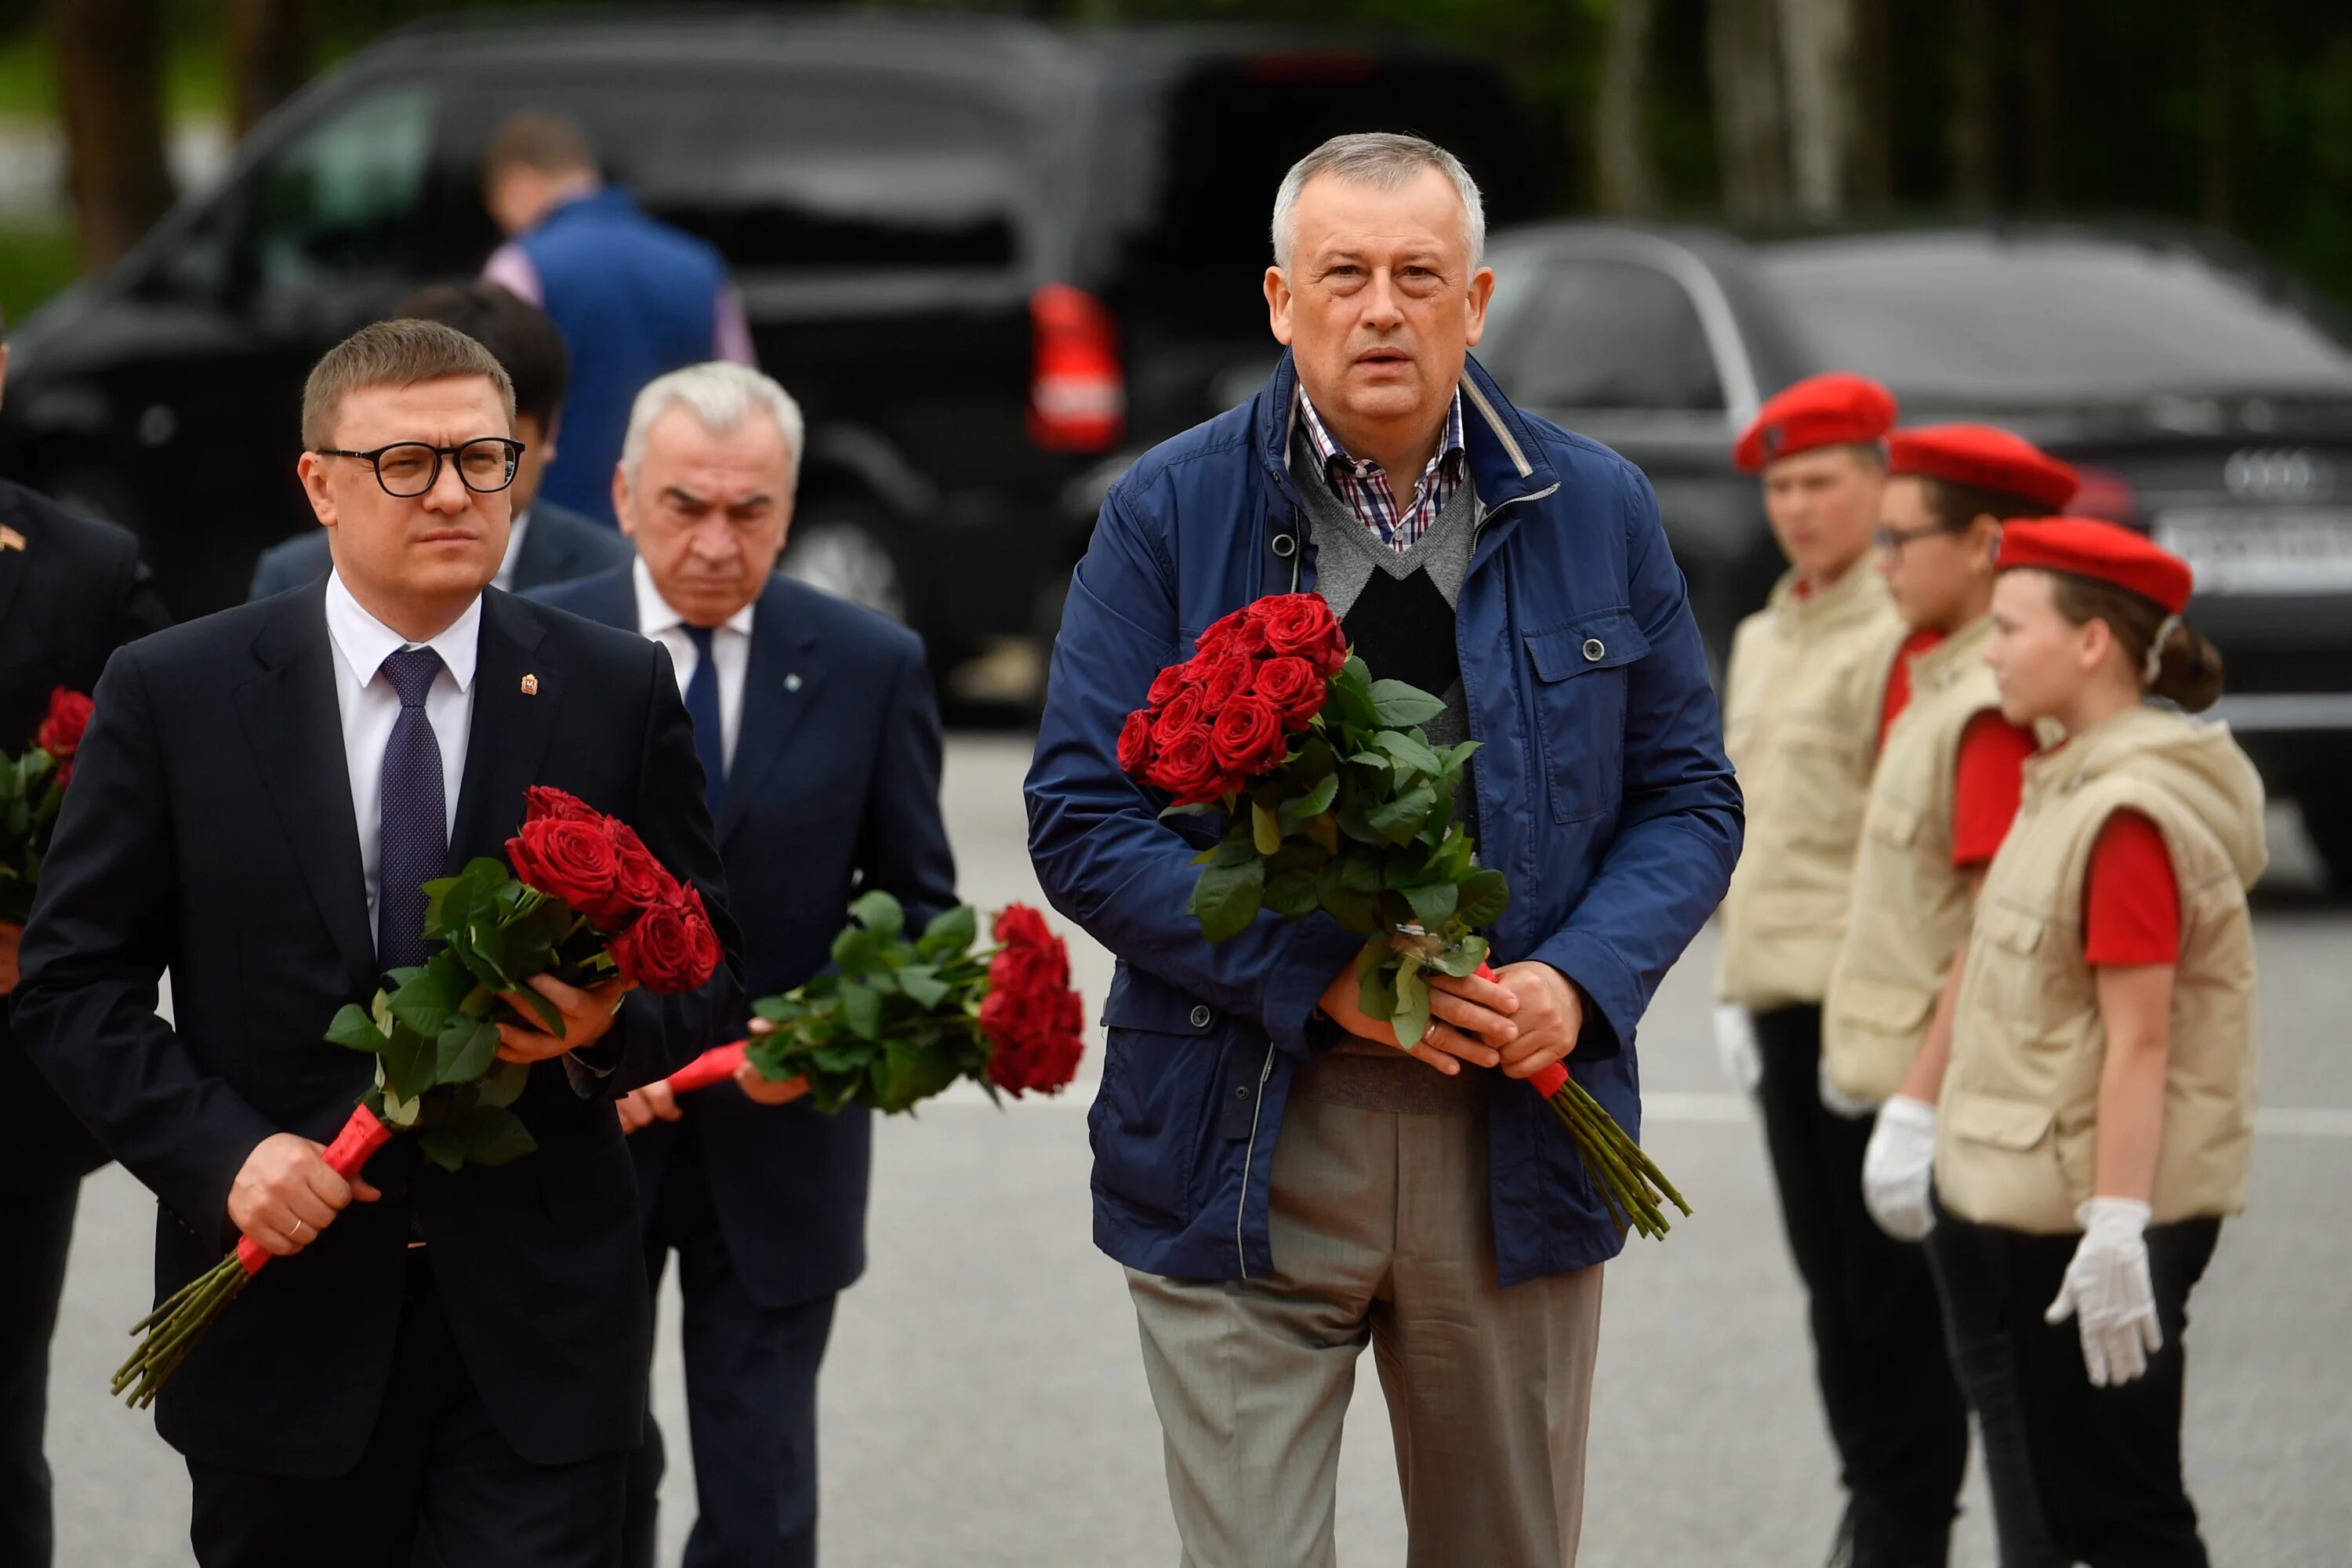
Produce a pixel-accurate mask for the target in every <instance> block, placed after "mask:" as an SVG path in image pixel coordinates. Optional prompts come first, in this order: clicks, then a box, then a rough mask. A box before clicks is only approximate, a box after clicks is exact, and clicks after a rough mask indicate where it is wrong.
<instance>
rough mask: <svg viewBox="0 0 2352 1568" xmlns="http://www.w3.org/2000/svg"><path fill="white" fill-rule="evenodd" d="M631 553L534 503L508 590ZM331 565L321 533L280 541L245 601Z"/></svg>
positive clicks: (256, 569) (559, 579)
mask: <svg viewBox="0 0 2352 1568" xmlns="http://www.w3.org/2000/svg"><path fill="white" fill-rule="evenodd" d="M635 554H636V547H635V545H632V544H631V543H630V542H629V541H628V539H627V537H626V536H625V535H624V534H622V533H621V532H620V531H617V530H615V529H611V528H607V527H605V526H604V524H603V523H600V522H597V521H593V520H592V519H589V518H584V517H583V516H581V515H580V514H579V513H578V512H576V511H573V510H571V509H570V508H569V507H562V506H558V505H556V504H555V503H554V502H553V501H550V500H534V501H533V502H532V503H531V507H530V527H528V528H526V529H524V530H523V531H522V551H521V553H520V554H518V555H517V556H516V557H515V569H514V583H513V584H512V588H513V591H514V592H515V593H518V594H528V593H530V590H532V589H533V588H544V587H548V586H551V585H552V584H557V583H569V582H570V581H572V579H573V578H574V577H585V576H586V575H588V574H590V573H591V572H602V571H603V570H604V568H605V567H607V566H618V565H620V564H622V563H625V562H626V561H628V560H629V559H630V558H631V557H632V556H634V555H635ZM333 564H334V561H333V559H332V558H331V556H330V555H329V553H328V550H327V531H326V530H325V529H323V528H316V527H313V528H307V529H304V530H303V531H301V532H299V533H298V534H296V535H295V536H294V537H293V538H291V539H281V540H279V541H278V542H277V543H275V544H273V545H271V546H270V547H269V548H268V549H267V550H265V551H263V552H261V554H260V555H259V557H257V559H256V560H255V561H254V563H253V586H252V587H251V588H250V589H248V590H247V592H246V595H245V596H246V598H247V600H253V599H267V598H268V597H269V595H272V594H283V593H285V592H286V591H287V590H288V589H289V588H299V587H300V586H302V584H305V583H311V582H316V581H317V580H318V579H319V578H320V577H323V576H325V575H326V574H327V568H329V567H330V566H331V565H333Z"/></svg>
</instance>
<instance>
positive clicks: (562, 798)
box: [522, 784, 604, 822]
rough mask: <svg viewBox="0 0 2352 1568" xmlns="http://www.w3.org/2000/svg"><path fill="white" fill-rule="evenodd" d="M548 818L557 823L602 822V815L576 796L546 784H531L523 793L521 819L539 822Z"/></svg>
mask: <svg viewBox="0 0 2352 1568" xmlns="http://www.w3.org/2000/svg"><path fill="white" fill-rule="evenodd" d="M549 818H553V819H554V820H556V821H559V822H602V821H604V813H603V812H601V811H598V810H597V809H596V808H595V807H594V806H593V805H589V804H588V803H587V802H586V801H584V800H582V799H581V798H580V797H579V796H578V795H570V794H567V793H565V792H564V791H562V790H560V789H551V788H550V787H549V786H547V785H546V784H533V785H531V786H530V788H529V789H527V790H525V791H523V792H522V819H523V820H524V821H525V822H541V821H545V820H547V819H549Z"/></svg>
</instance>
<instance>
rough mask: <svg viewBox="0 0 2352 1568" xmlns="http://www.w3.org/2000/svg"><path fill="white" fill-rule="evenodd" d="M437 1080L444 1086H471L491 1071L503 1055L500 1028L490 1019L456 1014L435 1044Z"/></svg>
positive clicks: (435, 1072)
mask: <svg viewBox="0 0 2352 1568" xmlns="http://www.w3.org/2000/svg"><path fill="white" fill-rule="evenodd" d="M433 1053H434V1065H433V1076H434V1077H435V1078H436V1079H440V1081H441V1082H443V1083H471V1082H473V1081H474V1080H475V1079H478V1078H480V1077H481V1076H482V1075H483V1074H484V1073H486V1072H488V1071H489V1070H490V1063H491V1062H492V1061H494V1060H496V1059H497V1058H498V1054H499V1026H497V1025H496V1024H493V1023H491V1022H490V1021H489V1020H488V1019H487V1018H475V1017H469V1016H467V1015H466V1014H464V1013H457V1014H453V1015H451V1016H450V1019H449V1024H448V1026H447V1027H446V1028H444V1029H443V1030H442V1031H441V1034H440V1037H438V1038H437V1039H436V1040H435V1041H434V1042H433Z"/></svg>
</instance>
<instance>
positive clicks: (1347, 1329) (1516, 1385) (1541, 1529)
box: [1128, 1065, 1601, 1568]
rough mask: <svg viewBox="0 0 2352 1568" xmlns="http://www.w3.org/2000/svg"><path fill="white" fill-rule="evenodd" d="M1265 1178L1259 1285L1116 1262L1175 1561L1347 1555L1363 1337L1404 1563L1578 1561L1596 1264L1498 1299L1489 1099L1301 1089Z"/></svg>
mask: <svg viewBox="0 0 2352 1568" xmlns="http://www.w3.org/2000/svg"><path fill="white" fill-rule="evenodd" d="M1414 1070H1427V1069H1425V1068H1419V1067H1418V1066H1417V1065H1416V1066H1415V1068H1414ZM1272 1179H1273V1183H1274V1188H1273V1194H1272V1200H1273V1243H1274V1261H1275V1269H1276V1271H1275V1273H1274V1275H1273V1276H1272V1277H1270V1278H1267V1279H1247V1280H1234V1281H1192V1280H1180V1279H1163V1278H1161V1277H1160V1276H1158V1275H1153V1274H1144V1273H1139V1272H1137V1271H1136V1270H1133V1269H1129V1271H1128V1283H1129V1292H1130V1294H1131V1295H1132V1296H1133V1298H1134V1300H1135V1310H1136V1317H1137V1320H1138V1321H1139V1325H1140V1327H1141V1331H1142V1337H1143V1362H1144V1370H1145V1373H1147V1375H1148V1376H1149V1377H1150V1384H1151V1398H1152V1403H1153V1405H1155V1406H1156V1407H1157V1408H1158V1410H1159V1413H1160V1429H1161V1431H1162V1433H1163V1435H1164V1436H1165V1438H1166V1447H1167V1461H1168V1491H1169V1497H1170V1500H1171V1502H1172V1503H1173V1505H1174V1508H1175V1513H1176V1528H1177V1532H1178V1534H1179V1535H1180V1536H1181V1539H1182V1542H1183V1556H1182V1563H1183V1564H1184V1568H1329V1565H1331V1564H1333V1563H1336V1562H1337V1557H1336V1555H1335V1552H1334V1549H1333V1546H1332V1539H1331V1524H1332V1513H1333V1506H1334V1501H1335V1498H1336V1494H1337V1490H1338V1479H1339V1432H1340V1426H1341V1423H1342V1420H1343V1418H1344V1417H1345V1416H1346V1415H1347V1408H1348V1398H1349V1394H1351V1393H1352V1392H1353V1391H1354V1388H1355V1382H1356V1358H1357V1356H1358V1354H1359V1353H1360V1352H1361V1351H1362V1350H1363V1348H1364V1345H1365V1344H1366V1342H1370V1344H1371V1346H1372V1352H1373V1357H1374V1360H1375V1363H1376V1364H1377V1365H1378V1367H1379V1369H1380V1377H1381V1391H1382V1392H1383V1393H1384V1394H1386V1395H1387V1396H1388V1404H1389V1419H1390V1423H1391V1426H1392V1427H1393V1428H1394V1431H1395V1435H1396V1458H1397V1479H1398V1481H1399V1483H1400V1484H1401V1485H1402V1488H1403V1492H1404V1512H1405V1523H1406V1529H1407V1533H1408V1537H1409V1542H1410V1544H1409V1547H1408V1550H1407V1555H1406V1563H1407V1564H1408V1568H1570V1565H1571V1564H1573V1563H1575V1561H1576V1544H1577V1537H1578V1535H1579V1533H1580V1531H1581V1530H1582V1527H1583V1520H1584V1447H1585V1426H1586V1423H1587V1420H1588V1418H1589V1417H1590V1415H1591V1404H1592V1363H1593V1353H1594V1351H1595V1349H1596V1348H1597V1346H1598V1344H1599V1341H1600V1331H1601V1269H1600V1268H1598V1267H1595V1268H1586V1269H1582V1270H1580V1271H1579V1272H1577V1273H1573V1274H1561V1275H1554V1276H1550V1277H1549V1278H1546V1279H1536V1280H1531V1281H1528V1283H1526V1284H1523V1285H1517V1286H1514V1287H1512V1288H1511V1289H1507V1290H1503V1289H1496V1284H1495V1245H1494V1237H1493V1231H1492V1228H1491V1226H1490V1224H1489V1215H1488V1199H1487V1172H1486V1113H1485V1110H1484V1107H1483V1103H1482V1102H1480V1101H1477V1100H1473V1101H1471V1102H1469V1103H1467V1104H1457V1105H1455V1106H1452V1107H1449V1108H1447V1109H1444V1110H1436V1111H1432V1112H1428V1113H1421V1114H1403V1113H1399V1112H1395V1111H1387V1110H1359V1109H1355V1108H1352V1107H1349V1106H1344V1105H1336V1104H1329V1103H1324V1102H1320V1101H1318V1100H1312V1099H1309V1100H1301V1099H1300V1098H1299V1097H1298V1096H1297V1095H1294V1096H1293V1097H1292V1100H1291V1102H1290V1108H1289V1111H1288V1114H1287V1116H1286V1119H1285V1121H1284V1124H1283V1129H1282V1136H1281V1139H1280V1141H1279V1142H1278V1143H1277V1145H1276V1149H1275V1154H1274V1171H1273V1178H1272Z"/></svg>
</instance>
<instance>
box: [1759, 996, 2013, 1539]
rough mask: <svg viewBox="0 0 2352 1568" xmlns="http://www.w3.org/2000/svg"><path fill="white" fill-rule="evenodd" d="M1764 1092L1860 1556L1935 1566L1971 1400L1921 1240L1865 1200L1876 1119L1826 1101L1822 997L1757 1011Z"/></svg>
mask: <svg viewBox="0 0 2352 1568" xmlns="http://www.w3.org/2000/svg"><path fill="white" fill-rule="evenodd" d="M1755 1025H1756V1043H1757V1046H1758V1047H1759V1052H1760V1054H1761V1056H1762V1058H1763V1068H1764V1076H1763V1079H1762V1081H1761V1082H1760V1083H1759V1085H1758V1087H1757V1093H1758V1097H1759V1101H1760V1103H1761V1106H1762V1110H1763V1115H1764V1138H1765V1142H1766V1145H1767V1147H1768V1149H1769V1152H1770V1154H1771V1158H1772V1174H1773V1177H1774V1179H1775V1181H1776V1182H1777V1183H1778V1184H1779V1186H1780V1217H1781V1220H1782V1222H1783V1223H1784V1224H1785V1225H1786V1226H1787V1228H1788V1233H1789V1250H1790V1252H1791V1253H1792V1254H1794V1256H1795V1258H1796V1263H1797V1272H1798V1274H1799V1275H1800V1276H1801V1278H1802V1279H1803V1280H1804V1284H1805V1290H1806V1296H1807V1304H1808V1308H1809V1311H1810V1316H1811V1324H1812V1333H1813V1364H1814V1370H1815V1373H1816V1376H1817V1377H1818V1378H1819V1380H1820V1384H1821V1390H1822V1408H1823V1410H1824V1412H1825V1413H1826V1414H1827V1415H1828V1418H1829V1426H1830V1436H1831V1439H1832V1441H1833V1442H1834V1443H1835V1444H1836V1445H1837V1450H1838V1458H1839V1461H1840V1469H1841V1478H1842V1479H1843V1481H1844V1483H1845V1488H1846V1490H1847V1492H1848V1493H1849V1495H1850V1497H1851V1499H1852V1503H1851V1506H1850V1508H1849V1510H1848V1513H1847V1523H1846V1525H1845V1526H1844V1527H1843V1529H1844V1530H1846V1531H1850V1543H1849V1544H1848V1545H1847V1546H1845V1547H1844V1548H1843V1550H1844V1551H1845V1552H1846V1553H1847V1556H1846V1558H1845V1559H1844V1560H1845V1561H1850V1562H1851V1563H1852V1564H1853V1568H1919V1565H1923V1564H1924V1565H1927V1568H1940V1565H1941V1564H1942V1563H1945V1562H1946V1561H1947V1558H1948V1550H1949V1544H1950V1537H1951V1525H1952V1520H1953V1517H1954V1515H1955V1514H1956V1513H1957V1511H1958V1505H1957V1499H1958V1496H1959V1490H1960V1478H1961V1475H1962V1473H1963V1471H1964V1470H1965V1469H1966V1468H1967V1466H1968V1454H1969V1427H1968V1411H1967V1407H1966V1405H1963V1404H1962V1402H1961V1399H1960V1392H1959V1388H1958V1384H1955V1383H1954V1382H1953V1380H1952V1371H1951V1366H1950V1363H1948V1360H1947V1359H1946V1356H1945V1352H1944V1331H1943V1319H1942V1316H1941V1311H1940V1309H1939V1307H1938V1306H1937V1299H1936V1287H1935V1283H1934V1281H1933V1280H1932V1279H1930V1278H1929V1276H1928V1273H1927V1258H1925V1257H1924V1256H1923V1255H1922V1254H1921V1252H1920V1249H1919V1248H1918V1247H1915V1246H1912V1245H1910V1244H1908V1243H1905V1242H1899V1241H1896V1240H1895V1239H1894V1238H1893V1237H1890V1236H1888V1235H1887V1234H1886V1233H1885V1231H1883V1230H1881V1229H1879V1228H1878V1226H1877V1224H1876V1222H1875V1221H1874V1220H1873V1219H1872V1218H1871V1217H1870V1212H1869V1210H1868V1209H1866V1208H1864V1206H1863V1201H1862V1156H1863V1151H1864V1148H1865V1147H1866V1146H1867V1145H1868V1144H1869V1142H1870V1121H1869V1120H1868V1119H1867V1118H1863V1119H1860V1120H1854V1121H1849V1120H1847V1119H1846V1118H1844V1117H1842V1116H1839V1115H1837V1114H1836V1113H1835V1112H1833V1111H1832V1110H1828V1109H1826V1108H1824V1107H1823V1106H1822V1100H1821V1058H1822V1015H1821V1009H1820V1008H1819V1007H1810V1006H1808V1007H1782V1008H1776V1009H1774V1010H1772V1011H1770V1012H1765V1013H1759V1014H1757V1015H1756V1019H1755Z"/></svg>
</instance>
